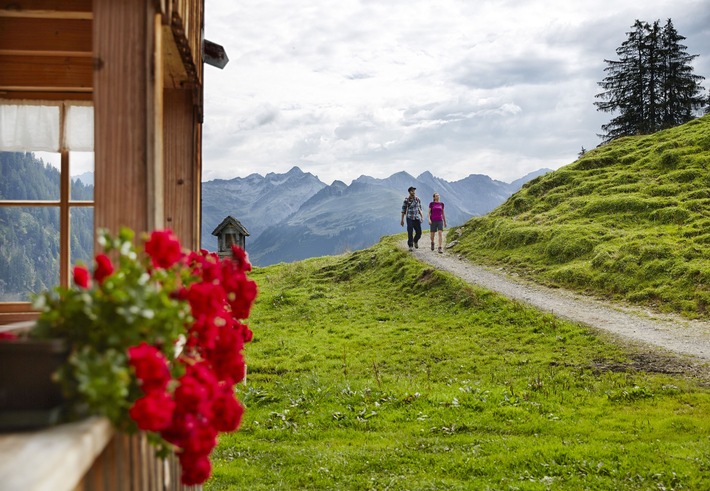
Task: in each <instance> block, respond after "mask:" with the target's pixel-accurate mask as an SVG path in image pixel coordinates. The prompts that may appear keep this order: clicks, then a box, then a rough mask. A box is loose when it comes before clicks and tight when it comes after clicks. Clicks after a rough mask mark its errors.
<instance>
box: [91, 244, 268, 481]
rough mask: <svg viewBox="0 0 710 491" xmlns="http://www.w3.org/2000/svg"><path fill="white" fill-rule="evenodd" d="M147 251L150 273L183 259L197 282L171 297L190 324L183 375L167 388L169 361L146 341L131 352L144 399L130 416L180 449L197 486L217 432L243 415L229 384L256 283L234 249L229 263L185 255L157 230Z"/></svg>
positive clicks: (240, 360) (247, 334)
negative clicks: (184, 305)
mask: <svg viewBox="0 0 710 491" xmlns="http://www.w3.org/2000/svg"><path fill="white" fill-rule="evenodd" d="M145 250H146V252H147V253H148V255H149V256H150V258H151V261H152V264H153V266H154V267H156V268H170V267H171V266H173V265H175V264H176V263H178V262H180V261H181V260H182V261H183V262H181V263H180V264H181V265H186V266H188V267H189V268H190V271H191V274H192V276H193V278H194V279H195V280H194V281H192V282H191V283H190V284H189V285H188V286H185V287H183V288H182V290H180V291H179V292H176V297H177V298H178V299H180V300H182V301H187V302H188V303H189V305H190V308H191V312H192V317H193V319H194V320H193V322H192V324H191V325H190V326H189V327H188V331H187V339H186V343H185V346H184V347H183V351H182V353H181V354H180V356H179V358H178V361H179V362H180V363H182V364H183V365H184V366H185V373H184V374H183V375H182V376H180V377H179V378H178V379H177V381H176V384H170V381H171V380H172V379H171V374H170V369H169V361H168V360H167V359H166V358H165V356H163V354H162V353H161V352H160V350H158V349H157V348H155V347H153V346H149V345H148V344H146V343H141V344H139V345H138V346H133V347H131V348H130V349H129V351H128V356H129V363H130V365H131V366H132V367H133V368H134V370H135V374H136V378H137V379H138V381H139V383H140V387H141V389H142V391H143V393H144V396H143V397H141V398H140V399H138V400H137V401H136V402H135V403H134V405H133V406H132V407H131V409H130V411H129V414H130V416H131V418H132V419H133V420H134V421H135V422H136V424H137V425H138V427H139V428H140V429H142V430H146V431H153V432H158V433H160V436H161V437H162V438H163V439H164V440H165V441H167V442H169V443H172V444H174V445H175V446H176V447H177V448H178V457H179V459H180V464H181V466H182V477H181V480H182V482H183V484H186V485H194V484H201V483H203V482H204V481H205V480H207V478H209V476H210V473H211V464H210V460H209V455H210V453H211V452H212V449H213V448H214V447H215V445H216V444H217V435H218V433H219V432H221V431H223V432H229V431H234V430H236V429H237V428H238V427H239V424H240V422H241V419H242V415H243V413H244V407H243V406H242V404H241V403H240V402H239V400H238V399H237V398H236V396H235V394H234V385H235V384H236V383H238V382H240V381H241V380H243V379H244V374H245V361H244V355H243V349H244V344H245V343H248V342H249V341H251V339H252V332H251V330H250V329H249V328H248V327H247V326H246V325H245V324H243V323H241V322H239V320H241V319H245V318H247V317H248V316H249V311H250V309H251V305H252V303H253V301H254V299H255V298H256V294H257V288H256V283H255V282H254V281H252V280H250V279H248V278H247V276H246V273H247V272H248V271H250V270H251V265H250V264H249V262H248V260H247V258H246V254H245V253H244V251H242V250H241V249H239V248H236V247H235V248H234V249H233V258H232V259H226V260H220V258H219V256H217V255H216V254H214V253H208V252H207V251H201V252H200V253H191V254H190V255H187V256H185V255H184V254H182V249H181V248H180V244H179V242H178V241H177V239H175V237H174V236H173V235H172V233H171V232H170V231H162V232H154V233H153V234H152V236H151V238H150V240H149V241H148V242H147V243H146V248H145ZM97 270H98V268H97ZM94 277H95V278H96V279H97V281H101V280H99V279H98V277H97V276H96V274H95V276H94ZM77 284H79V283H77ZM173 385H175V388H174V390H172V391H171V387H172V386H173Z"/></svg>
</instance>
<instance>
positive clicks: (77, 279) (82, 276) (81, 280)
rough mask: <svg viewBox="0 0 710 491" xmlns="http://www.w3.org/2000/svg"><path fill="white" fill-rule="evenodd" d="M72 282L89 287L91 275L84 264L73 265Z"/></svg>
mask: <svg viewBox="0 0 710 491" xmlns="http://www.w3.org/2000/svg"><path fill="white" fill-rule="evenodd" d="M74 284H75V285H76V286H78V287H81V288H89V285H90V284H91V276H90V275H89V270H88V269H86V267H84V266H74Z"/></svg>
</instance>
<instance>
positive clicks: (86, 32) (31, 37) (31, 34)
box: [0, 17, 91, 56]
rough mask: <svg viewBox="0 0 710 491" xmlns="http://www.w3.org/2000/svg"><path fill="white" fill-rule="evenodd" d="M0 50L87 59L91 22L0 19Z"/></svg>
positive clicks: (89, 51) (89, 53)
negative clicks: (77, 55) (72, 55)
mask: <svg viewBox="0 0 710 491" xmlns="http://www.w3.org/2000/svg"><path fill="white" fill-rule="evenodd" d="M0 51H3V52H6V51H15V52H24V51H35V52H37V51H39V52H41V53H53V52H60V53H72V54H76V53H83V54H84V56H91V20H75V19H72V20H56V19H37V18H9V17H0ZM27 54H28V55H29V54H32V53H27Z"/></svg>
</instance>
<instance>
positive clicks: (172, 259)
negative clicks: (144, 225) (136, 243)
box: [145, 230, 183, 269]
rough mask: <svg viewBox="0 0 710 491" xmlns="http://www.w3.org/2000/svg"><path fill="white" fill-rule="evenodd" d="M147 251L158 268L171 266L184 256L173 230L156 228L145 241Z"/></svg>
mask: <svg viewBox="0 0 710 491" xmlns="http://www.w3.org/2000/svg"><path fill="white" fill-rule="evenodd" d="M145 252H146V253H147V254H148V255H149V256H150V259H151V261H152V262H153V266H155V267H156V268H165V269H167V268H169V267H170V266H172V265H173V264H175V263H176V262H178V261H179V260H180V259H182V257H183V252H182V246H181V245H180V241H179V240H178V238H177V237H175V235H174V234H173V232H172V230H156V231H154V232H153V233H152V234H150V240H148V241H147V242H146V243H145Z"/></svg>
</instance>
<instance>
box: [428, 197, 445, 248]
mask: <svg viewBox="0 0 710 491" xmlns="http://www.w3.org/2000/svg"><path fill="white" fill-rule="evenodd" d="M445 227H446V213H444V203H442V202H441V198H440V197H439V193H434V201H432V202H431V203H429V231H430V232H431V250H432V251H433V250H434V235H435V234H436V232H439V254H441V253H442V252H444V251H443V249H442V248H441V245H442V242H443V240H444V228H445Z"/></svg>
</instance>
